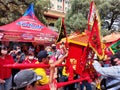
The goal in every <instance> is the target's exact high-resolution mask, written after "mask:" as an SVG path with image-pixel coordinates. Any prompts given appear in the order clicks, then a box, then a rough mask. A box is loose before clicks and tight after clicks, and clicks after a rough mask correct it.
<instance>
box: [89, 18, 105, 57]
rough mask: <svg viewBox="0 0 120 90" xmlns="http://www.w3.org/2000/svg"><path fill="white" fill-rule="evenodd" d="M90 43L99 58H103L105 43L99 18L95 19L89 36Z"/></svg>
mask: <svg viewBox="0 0 120 90" xmlns="http://www.w3.org/2000/svg"><path fill="white" fill-rule="evenodd" d="M89 44H90V46H91V47H92V49H93V51H94V52H95V53H96V54H97V55H98V56H99V58H102V57H103V56H104V52H103V45H102V43H101V39H100V30H99V26H98V20H97V19H96V18H95V20H94V24H93V27H92V31H91V35H90V37H89Z"/></svg>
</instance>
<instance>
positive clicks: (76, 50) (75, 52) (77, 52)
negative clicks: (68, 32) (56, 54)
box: [66, 43, 83, 80]
mask: <svg viewBox="0 0 120 90" xmlns="http://www.w3.org/2000/svg"><path fill="white" fill-rule="evenodd" d="M82 49H83V46H80V45H76V44H72V43H70V44H69V54H68V58H67V61H66V65H67V72H69V73H70V74H69V78H68V79H69V80H73V76H74V70H73V67H72V65H71V63H70V59H75V60H77V63H79V62H78V60H79V59H80V57H81V54H82ZM79 70H80V69H79Z"/></svg>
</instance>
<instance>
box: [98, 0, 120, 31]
mask: <svg viewBox="0 0 120 90" xmlns="http://www.w3.org/2000/svg"><path fill="white" fill-rule="evenodd" d="M97 1H99V3H101V4H100V5H98V3H97ZM96 4H97V6H98V8H99V12H100V16H101V18H102V20H103V24H104V22H107V25H106V26H107V29H108V30H111V29H114V26H115V23H116V25H117V26H118V27H119V25H120V21H119V20H120V1H119V0H109V1H108V0H96ZM103 24H102V26H104V25H103Z"/></svg>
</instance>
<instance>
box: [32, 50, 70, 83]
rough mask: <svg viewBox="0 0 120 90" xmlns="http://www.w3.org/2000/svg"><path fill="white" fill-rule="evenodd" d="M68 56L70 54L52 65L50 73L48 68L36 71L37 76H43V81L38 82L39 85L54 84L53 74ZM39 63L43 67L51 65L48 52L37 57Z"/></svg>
mask: <svg viewBox="0 0 120 90" xmlns="http://www.w3.org/2000/svg"><path fill="white" fill-rule="evenodd" d="M67 55H68V52H67V53H66V54H65V55H64V56H63V57H62V58H60V59H59V60H58V61H56V62H54V63H53V64H51V65H50V71H48V68H37V69H34V71H35V72H36V73H37V75H40V76H42V79H41V80H39V81H38V84H39V85H45V84H49V83H52V80H53V73H54V69H55V66H56V65H58V64H60V63H61V62H62V61H63V60H64V59H65V58H66V57H67ZM37 57H38V61H39V63H40V64H42V65H49V59H50V58H49V54H48V53H47V51H46V50H42V51H40V52H39V53H38V55H37Z"/></svg>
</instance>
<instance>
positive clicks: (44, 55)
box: [37, 50, 49, 59]
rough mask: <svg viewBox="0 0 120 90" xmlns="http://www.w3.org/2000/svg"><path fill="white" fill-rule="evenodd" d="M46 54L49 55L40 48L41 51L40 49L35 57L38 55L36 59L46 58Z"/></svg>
mask: <svg viewBox="0 0 120 90" xmlns="http://www.w3.org/2000/svg"><path fill="white" fill-rule="evenodd" d="M48 55H49V54H48V53H47V51H46V50H42V51H40V52H39V53H38V55H37V57H38V59H39V58H40V59H42V58H46V57H47V56H48Z"/></svg>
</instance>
